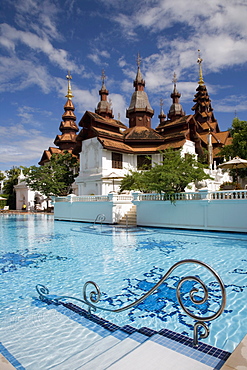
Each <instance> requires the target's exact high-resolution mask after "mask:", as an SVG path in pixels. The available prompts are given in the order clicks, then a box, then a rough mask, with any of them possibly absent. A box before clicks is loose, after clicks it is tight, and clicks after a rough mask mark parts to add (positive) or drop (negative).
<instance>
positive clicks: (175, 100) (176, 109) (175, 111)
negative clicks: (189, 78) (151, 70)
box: [168, 72, 185, 121]
mask: <svg viewBox="0 0 247 370" xmlns="http://www.w3.org/2000/svg"><path fill="white" fill-rule="evenodd" d="M177 81H178V79H177V75H176V73H175V72H174V74H173V79H172V82H173V84H174V88H173V92H172V93H171V98H172V105H171V106H170V109H169V112H168V118H169V119H170V120H171V121H175V120H176V119H178V118H180V117H182V116H185V112H184V110H183V107H182V105H181V104H180V102H179V99H180V97H181V94H180V92H178V90H177Z"/></svg>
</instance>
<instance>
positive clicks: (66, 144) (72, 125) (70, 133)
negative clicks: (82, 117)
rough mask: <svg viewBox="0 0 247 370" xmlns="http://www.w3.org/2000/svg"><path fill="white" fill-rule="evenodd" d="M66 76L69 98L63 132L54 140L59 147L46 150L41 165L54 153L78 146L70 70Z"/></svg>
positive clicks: (61, 128) (62, 124)
mask: <svg viewBox="0 0 247 370" xmlns="http://www.w3.org/2000/svg"><path fill="white" fill-rule="evenodd" d="M66 78H67V80H68V92H67V95H66V96H65V97H66V98H67V102H66V103H65V105H64V114H63V115H62V119H63V120H62V122H61V123H60V126H59V130H60V131H61V133H62V134H61V135H57V136H56V138H55V140H54V144H55V145H56V146H57V147H58V148H53V147H50V148H49V149H48V150H45V151H44V152H43V155H42V158H41V160H40V162H39V164H40V165H44V164H45V163H46V162H49V160H50V158H51V156H52V154H55V153H56V154H59V153H63V152H64V151H68V152H70V153H72V151H73V149H74V148H75V147H76V143H77V142H76V137H77V132H78V131H79V129H78V126H77V124H76V116H75V113H74V110H75V107H74V104H73V102H72V98H73V95H72V90H71V83H70V80H71V79H72V76H71V74H70V72H68V75H67V76H66Z"/></svg>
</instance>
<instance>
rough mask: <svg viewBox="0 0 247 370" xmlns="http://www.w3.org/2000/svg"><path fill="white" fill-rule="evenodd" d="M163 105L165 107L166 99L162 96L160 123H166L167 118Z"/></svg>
mask: <svg viewBox="0 0 247 370" xmlns="http://www.w3.org/2000/svg"><path fill="white" fill-rule="evenodd" d="M163 107H164V100H163V99H162V98H160V114H159V115H158V118H159V119H160V125H162V124H164V122H165V118H166V115H165V113H164V110H163Z"/></svg>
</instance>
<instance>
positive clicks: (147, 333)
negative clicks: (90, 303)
mask: <svg viewBox="0 0 247 370" xmlns="http://www.w3.org/2000/svg"><path fill="white" fill-rule="evenodd" d="M54 309H56V310H57V311H58V312H60V313H61V314H63V315H66V316H67V317H69V318H70V319H72V320H74V321H76V322H81V324H84V325H85V323H86V325H89V326H90V325H91V324H90V322H91V323H94V325H95V324H96V327H98V329H96V330H98V332H102V330H103V331H107V332H108V333H109V335H107V336H106V335H104V338H103V339H102V342H101V343H95V344H94V345H92V346H89V347H88V348H85V349H83V350H82V351H81V352H79V353H77V354H76V355H74V356H72V357H70V358H69V357H68V359H67V360H66V361H64V362H62V363H61V364H57V365H52V364H51V366H50V367H49V369H50V368H52V369H57V370H65V369H70V370H76V369H89V370H100V369H102V370H103V369H111V370H126V369H128V370H131V369H133V370H134V369H142V370H159V369H165V370H181V369H182V370H192V369H193V370H210V369H215V370H218V369H222V370H230V369H236V370H244V369H247V335H246V337H245V338H244V339H243V341H242V342H241V343H240V344H239V346H238V347H237V348H236V349H235V351H234V352H233V353H232V355H231V354H230V353H229V352H226V351H223V350H221V349H217V348H215V347H212V346H210V345H207V344H204V343H202V342H199V346H198V347H197V348H194V347H193V340H192V339H191V338H189V337H187V336H184V335H181V334H178V333H175V332H173V331H171V330H168V329H162V330H160V331H159V332H157V331H155V330H152V329H149V328H146V327H143V328H140V329H136V328H134V327H132V326H129V325H126V326H123V327H119V326H117V325H115V324H112V323H111V322H109V321H107V320H104V319H102V318H99V317H98V316H96V315H93V314H91V316H90V318H89V317H88V313H87V311H86V310H84V309H82V308H80V307H78V306H76V305H74V304H72V303H62V304H60V305H58V306H54ZM85 320H86V321H85ZM87 321H88V323H87ZM92 347H93V348H92ZM0 352H1V353H2V355H1V356H0V369H1V370H11V369H12V370H13V369H15V368H17V369H21V370H24V369H25V367H23V366H22V365H21V364H20V363H18V361H17V360H16V359H15V358H14V357H13V356H12V355H11V354H10V353H9V352H8V351H7V349H5V348H4V347H3V346H1V347H0ZM29 369H30V367H29ZM31 370H36V369H31ZM45 370H46V369H45ZM47 370H48V369H47Z"/></svg>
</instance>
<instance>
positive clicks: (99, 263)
mask: <svg viewBox="0 0 247 370" xmlns="http://www.w3.org/2000/svg"><path fill="white" fill-rule="evenodd" d="M90 226H91V225H90V224H81V223H76V222H59V221H55V222H54V219H53V216H50V215H38V214H34V215H1V217H0V227H1V236H0V240H1V248H0V276H1V278H0V289H1V297H0V320H1V327H0V338H1V342H2V346H4V348H6V349H7V350H8V351H9V353H10V354H11V353H12V352H13V353H21V349H22V347H24V346H25V348H26V347H27V346H29V345H30V343H31V342H32V348H35V350H34V349H33V353H32V352H31V356H35V357H36V358H37V359H42V352H43V351H44V348H46V346H47V345H48V344H47V343H49V338H50V337H51V336H53V337H54V338H55V336H56V328H57V325H58V323H57V321H56V320H57V316H56V314H55V313H54V310H51V309H49V306H48V305H46V304H44V303H41V302H39V300H38V299H37V297H38V295H37V292H36V290H35V286H36V284H43V285H45V286H47V287H48V288H49V289H50V291H51V293H52V292H54V293H55V294H57V295H70V296H76V297H79V298H82V288H83V285H84V283H85V282H86V281H88V280H93V281H95V282H96V283H97V284H98V285H99V286H100V288H101V291H102V292H103V294H102V302H101V306H103V305H105V306H106V307H111V308H117V307H120V306H121V305H123V304H126V303H129V302H130V301H131V300H132V299H133V297H134V299H136V298H139V297H140V296H142V295H143V294H144V293H145V292H146V291H147V290H148V289H150V288H151V286H152V285H153V284H154V283H156V282H157V281H158V279H159V278H160V277H161V276H162V275H164V274H165V273H166V271H167V270H168V269H169V268H170V267H171V266H172V265H173V264H174V263H176V262H178V261H180V260H183V259H198V260H200V261H203V262H205V263H207V264H209V265H210V266H212V267H213V268H214V269H215V270H216V271H217V272H218V273H219V275H220V276H221V278H222V280H223V282H224V284H225V287H226V292H227V305H226V308H225V311H224V313H223V314H222V315H221V316H220V317H219V318H218V319H217V320H215V321H213V322H212V324H210V335H209V337H208V338H207V339H205V340H204V342H205V343H209V344H211V345H213V346H216V347H218V348H222V349H224V350H226V351H229V352H231V351H232V350H233V349H234V348H235V347H236V345H237V344H238V343H239V341H240V340H241V339H242V338H243V337H244V335H245V334H246V328H247V235H246V234H229V233H210V232H196V231H185V230H167V229H155V228H139V229H133V230H129V231H126V230H125V229H122V230H120V229H116V228H114V227H111V226H102V228H101V226H100V225H98V226H97V227H96V229H94V228H92V227H90ZM199 272H200V271H199V270H195V271H193V274H197V273H199ZM185 274H191V266H181V267H179V268H178V269H177V270H176V271H174V272H173V274H172V275H171V276H170V277H169V279H168V280H167V282H166V284H164V287H162V289H160V290H159V291H158V292H157V294H155V295H153V296H151V297H149V298H148V299H147V300H146V301H144V302H143V303H142V304H140V305H139V306H138V307H135V308H132V309H131V310H129V311H125V312H122V313H120V314H114V313H108V312H105V313H104V312H98V313H97V314H98V315H100V316H102V317H104V318H106V319H107V320H109V321H112V322H114V323H116V324H117V325H120V326H122V325H125V324H129V325H132V326H135V327H143V326H147V327H150V328H152V329H155V330H159V329H162V328H167V329H170V330H173V331H177V332H179V333H183V334H188V335H189V336H190V337H191V336H192V332H191V327H192V325H193V320H192V319H190V318H189V317H187V316H186V315H185V314H184V313H183V312H182V310H181V308H179V305H178V303H177V300H176V296H175V294H174V293H175V286H176V284H177V281H178V278H181V277H182V276H183V275H185ZM200 276H201V275H200ZM165 295H167V299H164V296H165ZM162 308H163V310H161V309H162ZM55 316H56V317H55ZM55 319H56V320H55ZM59 320H60V318H59ZM60 325H61V328H62V330H64V335H67V327H66V322H64V321H63V322H62V321H61V322H60ZM34 333H35V336H34ZM37 333H38V334H39V335H38V337H39V338H40V339H39V340H37V339H35V338H37ZM35 340H37V343H35V345H34V341H35ZM69 340H70V341H71V346H76V345H77V342H78V338H77V332H76V330H75V332H74V333H73V337H72V338H71V337H70V338H69ZM19 361H20V362H21V363H22V358H21V356H20V358H19ZM40 361H41V360H40ZM42 361H43V360H42ZM27 368H28V367H27ZM44 368H45V367H44ZM30 369H31V367H30Z"/></svg>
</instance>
